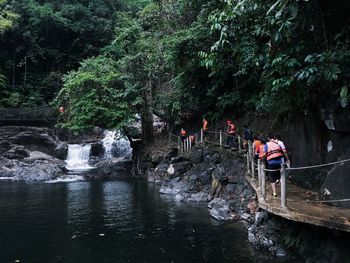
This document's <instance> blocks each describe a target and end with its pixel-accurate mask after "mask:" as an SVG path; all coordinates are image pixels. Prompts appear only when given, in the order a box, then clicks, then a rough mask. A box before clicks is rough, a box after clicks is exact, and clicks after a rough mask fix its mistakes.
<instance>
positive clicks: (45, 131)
mask: <svg viewBox="0 0 350 263" xmlns="http://www.w3.org/2000/svg"><path fill="white" fill-rule="evenodd" d="M0 140H6V141H8V142H10V143H12V144H17V145H22V146H24V147H25V148H26V149H28V150H30V151H40V152H43V153H46V154H49V155H52V156H55V157H57V158H60V159H65V158H66V155H67V151H68V148H67V145H66V144H65V143H62V142H61V141H59V140H58V138H57V137H56V135H55V134H54V132H53V130H51V129H49V128H42V127H25V126H23V127H22V126H6V127H1V128H0Z"/></svg>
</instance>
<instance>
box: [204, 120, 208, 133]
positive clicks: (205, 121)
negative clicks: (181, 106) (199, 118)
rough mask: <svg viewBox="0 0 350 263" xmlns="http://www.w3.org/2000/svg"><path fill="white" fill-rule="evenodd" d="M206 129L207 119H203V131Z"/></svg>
mask: <svg viewBox="0 0 350 263" xmlns="http://www.w3.org/2000/svg"><path fill="white" fill-rule="evenodd" d="M206 130H208V121H207V120H204V121H203V131H206Z"/></svg>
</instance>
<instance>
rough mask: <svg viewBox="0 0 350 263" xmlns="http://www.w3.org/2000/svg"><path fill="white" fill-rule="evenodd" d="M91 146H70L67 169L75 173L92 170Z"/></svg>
mask: <svg viewBox="0 0 350 263" xmlns="http://www.w3.org/2000/svg"><path fill="white" fill-rule="evenodd" d="M90 152H91V145H89V144H87V145H80V144H68V156H67V160H66V163H67V165H66V168H67V169H68V170H73V171H84V170H90V169H93V168H94V167H92V166H90V165H89V160H90Z"/></svg>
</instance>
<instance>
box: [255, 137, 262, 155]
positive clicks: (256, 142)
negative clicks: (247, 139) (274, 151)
mask: <svg viewBox="0 0 350 263" xmlns="http://www.w3.org/2000/svg"><path fill="white" fill-rule="evenodd" d="M260 144H261V141H260V140H254V142H253V145H254V154H258V153H259V150H260Z"/></svg>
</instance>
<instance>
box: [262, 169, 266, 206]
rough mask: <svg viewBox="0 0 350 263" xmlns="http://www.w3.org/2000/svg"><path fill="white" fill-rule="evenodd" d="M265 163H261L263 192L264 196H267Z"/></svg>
mask: <svg viewBox="0 0 350 263" xmlns="http://www.w3.org/2000/svg"><path fill="white" fill-rule="evenodd" d="M264 169H265V165H264V164H262V165H261V194H262V196H263V198H264V199H265V197H266V175H265V170H264Z"/></svg>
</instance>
